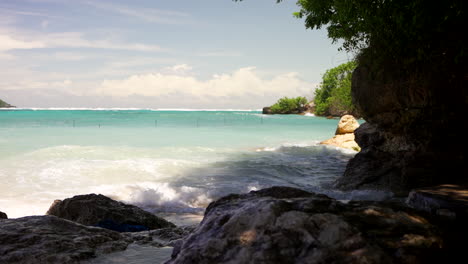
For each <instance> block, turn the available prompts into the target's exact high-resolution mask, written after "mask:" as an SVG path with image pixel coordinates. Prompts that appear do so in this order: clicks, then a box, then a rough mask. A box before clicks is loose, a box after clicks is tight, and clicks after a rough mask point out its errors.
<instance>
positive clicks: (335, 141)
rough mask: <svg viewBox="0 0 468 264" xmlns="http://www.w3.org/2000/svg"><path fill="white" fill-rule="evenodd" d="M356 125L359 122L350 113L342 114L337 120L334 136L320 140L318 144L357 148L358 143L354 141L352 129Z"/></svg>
mask: <svg viewBox="0 0 468 264" xmlns="http://www.w3.org/2000/svg"><path fill="white" fill-rule="evenodd" d="M358 127H359V123H358V122H357V120H356V119H355V118H354V117H353V116H352V115H344V116H342V117H341V119H340V121H339V122H338V126H337V128H336V131H335V136H334V137H332V138H330V139H328V140H325V141H322V142H320V144H324V145H332V146H336V147H340V148H347V149H353V150H359V149H360V148H359V146H358V144H357V143H356V141H354V130H355V129H357V128H358Z"/></svg>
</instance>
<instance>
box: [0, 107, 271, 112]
mask: <svg viewBox="0 0 468 264" xmlns="http://www.w3.org/2000/svg"><path fill="white" fill-rule="evenodd" d="M2 110H15V111H18V110H19V111H21V110H32V111H36V110H37V111H60V110H65V111H68V110H78V111H180V112H223V111H224V112H261V111H262V109H188V108H112V107H111V108H101V107H99V108H92V107H70V108H66V107H50V108H40V107H24V108H21V107H17V108H0V111H2Z"/></svg>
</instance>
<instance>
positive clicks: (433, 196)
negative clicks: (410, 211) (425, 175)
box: [406, 184, 468, 217]
mask: <svg viewBox="0 0 468 264" xmlns="http://www.w3.org/2000/svg"><path fill="white" fill-rule="evenodd" d="M406 203H407V204H408V205H409V206H411V207H413V208H415V209H418V210H422V211H426V212H430V213H435V214H438V215H442V216H447V217H453V216H457V215H458V216H462V217H463V216H466V215H467V214H468V188H467V187H463V186H457V185H448V184H446V185H440V186H434V187H428V188H421V189H416V190H412V191H411V192H410V195H409V196H408V199H407V200H406Z"/></svg>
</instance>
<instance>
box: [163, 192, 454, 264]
mask: <svg viewBox="0 0 468 264" xmlns="http://www.w3.org/2000/svg"><path fill="white" fill-rule="evenodd" d="M444 242H445V241H444V237H443V236H442V235H441V233H440V232H439V231H438V229H437V227H436V226H435V225H433V223H432V220H430V219H429V218H426V217H425V216H421V215H419V214H417V213H416V212H415V211H414V210H412V209H411V208H408V207H405V206H402V205H401V204H385V203H375V202H350V203H348V204H343V203H341V202H338V201H336V200H334V199H331V198H328V197H327V196H325V195H317V194H312V193H308V192H304V191H301V190H297V189H293V188H286V187H273V188H269V189H265V190H261V191H257V192H250V193H249V194H244V195H230V196H227V197H224V198H221V199H220V200H218V201H215V202H213V203H211V204H210V205H209V207H208V208H207V210H206V212H205V217H204V219H203V221H202V222H201V223H200V225H199V227H197V228H196V229H195V231H194V232H193V233H192V234H191V235H189V236H188V237H187V238H185V239H184V240H183V241H182V242H181V243H179V244H177V245H176V246H175V248H174V251H173V254H172V259H171V260H170V261H168V262H167V263H426V262H434V261H435V262H437V261H442V259H443V258H444V257H446V255H445V253H447V251H446V248H445V246H446V245H445V244H444ZM444 260H446V259H444Z"/></svg>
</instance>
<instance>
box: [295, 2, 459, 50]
mask: <svg viewBox="0 0 468 264" xmlns="http://www.w3.org/2000/svg"><path fill="white" fill-rule="evenodd" d="M297 5H298V6H299V7H300V8H301V10H300V11H299V12H297V13H295V15H296V17H298V18H304V19H305V26H306V27H307V28H311V29H319V28H321V27H322V26H326V27H327V30H328V36H329V37H330V38H331V39H332V40H333V41H334V42H336V41H337V40H342V41H343V48H344V49H346V50H348V51H352V50H361V49H362V48H365V47H368V46H369V45H372V46H376V47H378V49H379V52H381V53H384V54H385V56H387V57H391V56H402V55H411V56H414V57H415V58H416V59H422V58H423V57H424V56H425V55H428V53H431V50H432V49H433V48H434V45H435V44H436V43H432V45H431V42H433V40H434V35H439V36H441V35H447V34H446V33H447V32H450V31H452V30H453V29H454V27H462V26H463V25H464V21H466V20H465V19H466V11H467V5H466V3H464V1H457V0H455V1H454V0H452V1H450V0H447V1H426V0H392V1H388V0H364V1H363V0H334V1H323V0H299V1H298V2H297ZM452 32H453V31H452ZM460 32H463V31H460ZM439 41H446V40H444V39H442V40H439ZM447 41H449V42H448V43H450V44H451V45H457V46H459V48H463V46H462V45H463V43H466V41H464V40H461V38H458V40H457V39H450V40H447ZM437 44H438V43H437Z"/></svg>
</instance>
